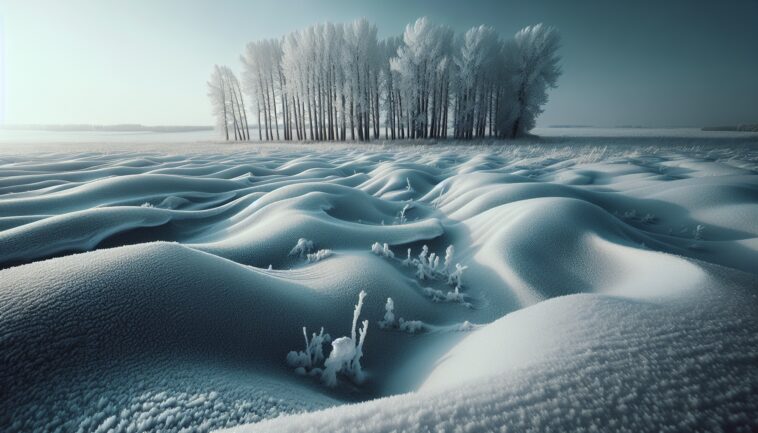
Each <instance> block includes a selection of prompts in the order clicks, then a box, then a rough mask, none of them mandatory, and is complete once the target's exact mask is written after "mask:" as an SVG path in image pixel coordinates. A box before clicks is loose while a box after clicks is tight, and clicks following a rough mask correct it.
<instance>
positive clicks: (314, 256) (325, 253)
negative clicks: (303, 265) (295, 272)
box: [305, 250, 332, 263]
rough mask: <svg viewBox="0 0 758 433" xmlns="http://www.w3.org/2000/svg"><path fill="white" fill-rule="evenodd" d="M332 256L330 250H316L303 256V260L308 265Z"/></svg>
mask: <svg viewBox="0 0 758 433" xmlns="http://www.w3.org/2000/svg"><path fill="white" fill-rule="evenodd" d="M331 255H332V250H318V251H316V252H315V253H309V254H307V255H306V256H305V260H306V261H307V262H308V263H314V262H318V261H321V260H324V259H325V258H327V257H330V256H331Z"/></svg>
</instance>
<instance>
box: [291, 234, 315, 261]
mask: <svg viewBox="0 0 758 433" xmlns="http://www.w3.org/2000/svg"><path fill="white" fill-rule="evenodd" d="M313 248H314V246H313V241H309V240H308V239H305V238H300V239H298V240H297V245H295V247H294V248H292V250H291V251H290V256H292V257H300V258H304V257H307V255H308V254H309V253H310V252H311V251H313Z"/></svg>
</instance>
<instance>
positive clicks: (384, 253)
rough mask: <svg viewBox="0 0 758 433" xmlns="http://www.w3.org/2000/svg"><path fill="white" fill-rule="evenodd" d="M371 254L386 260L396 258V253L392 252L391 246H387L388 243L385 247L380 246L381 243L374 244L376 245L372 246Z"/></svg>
mask: <svg viewBox="0 0 758 433" xmlns="http://www.w3.org/2000/svg"><path fill="white" fill-rule="evenodd" d="M371 252H372V253H374V254H376V255H377V256H381V257H384V258H386V259H392V258H394V257H395V253H393V252H392V250H390V246H389V245H387V243H386V242H385V243H384V245H381V244H379V242H374V244H373V245H371Z"/></svg>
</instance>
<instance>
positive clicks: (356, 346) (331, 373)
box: [321, 290, 368, 387]
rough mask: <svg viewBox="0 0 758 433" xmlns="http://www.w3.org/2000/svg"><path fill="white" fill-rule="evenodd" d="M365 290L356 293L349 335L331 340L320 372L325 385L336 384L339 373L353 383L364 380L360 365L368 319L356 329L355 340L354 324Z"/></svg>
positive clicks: (361, 306) (356, 320)
mask: <svg viewBox="0 0 758 433" xmlns="http://www.w3.org/2000/svg"><path fill="white" fill-rule="evenodd" d="M365 297H366V292H365V291H363V290H361V293H360V294H359V295H358V304H356V305H355V309H354V310H353V326H352V328H351V331H350V337H340V338H338V339H336V340H334V341H332V351H331V353H329V358H327V359H326V361H324V367H325V368H324V371H323V373H322V374H321V380H323V381H324V383H325V384H326V385H327V386H331V387H333V386H336V385H337V374H338V373H341V374H343V375H345V376H348V377H349V378H350V379H352V380H353V381H354V382H355V383H361V382H363V380H364V373H363V368H362V367H361V358H362V357H363V342H364V341H365V340H366V331H367V329H368V320H364V321H363V322H361V324H362V325H363V326H362V327H361V329H360V330H359V331H358V333H359V335H358V336H357V340H356V325H357V323H358V318H359V316H360V315H361V309H362V308H363V299H364V298H365Z"/></svg>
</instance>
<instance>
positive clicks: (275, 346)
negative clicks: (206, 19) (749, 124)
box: [0, 130, 758, 432]
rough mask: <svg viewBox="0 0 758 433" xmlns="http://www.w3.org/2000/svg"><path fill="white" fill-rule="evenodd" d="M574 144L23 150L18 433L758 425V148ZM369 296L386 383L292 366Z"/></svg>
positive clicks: (2, 180)
mask: <svg viewBox="0 0 758 433" xmlns="http://www.w3.org/2000/svg"><path fill="white" fill-rule="evenodd" d="M563 132H564V133H566V134H568V135H562V134H563V133H561V132H560V131H557V130H556V131H553V135H554V136H553V137H548V138H542V139H537V138H535V139H531V140H526V141H519V142H515V143H505V144H503V143H497V144H492V143H488V142H479V143H473V144H471V145H465V144H455V143H453V144H449V145H448V144H445V145H443V144H428V143H427V144H424V145H419V144H418V143H402V142H401V143H394V144H381V143H379V144H373V145H360V144H330V145H320V144H282V145H271V144H268V145H260V146H259V145H258V144H248V145H239V144H237V145H234V146H229V147H225V146H224V145H220V144H188V145H187V146H186V147H182V145H178V144H162V145H161V144H155V143H150V144H123V143H105V144H103V143H100V144H96V143H95V144H93V143H89V144H80V145H77V144H75V143H74V144H66V145H61V144H52V143H48V144H44V145H40V146H39V147H38V148H37V149H36V150H37V151H36V152H35V151H34V150H35V149H32V148H31V147H30V146H31V145H30V144H9V143H2V144H0V148H2V150H3V153H2V155H0V363H1V364H2V369H1V370H0V401H1V402H2V405H1V407H0V431H3V432H26V431H82V432H86V431H101V432H106V431H114V432H140V431H166V432H180V431H182V432H191V431H195V432H205V431H210V430H214V429H223V428H232V429H233V431H256V432H257V431H274V432H287V431H292V432H295V431H298V432H299V431H314V432H316V431H319V432H321V431H323V432H333V431H335V432H336V431H345V432H347V431H359V432H392V431H421V432H427V431H428V432H438V431H440V432H442V431H473V432H479V431H481V432H486V431H587V432H591V431H620V432H623V431H635V432H639V431H755V430H757V429H758V397H756V396H758V367H757V366H758V267H757V266H756V263H758V176H756V174H757V173H758V139H756V138H755V136H751V135H745V134H742V135H738V134H724V135H718V134H713V133H711V134H702V135H699V134H695V133H691V132H689V133H687V134H684V133H681V132H680V131H678V132H676V133H675V134H672V135H671V136H666V137H663V136H660V135H655V134H639V135H635V136H630V135H618V136H613V137H611V136H607V135H606V136H603V135H602V134H595V135H594V136H590V137H576V136H570V134H571V133H572V131H563ZM408 184H410V185H412V188H411V189H409V188H408ZM404 208H405V209H406V211H405V213H404V218H403V220H402V221H400V220H399V218H398V215H400V214H401V212H402V211H403V209H404ZM698 226H700V228H698ZM299 239H306V240H308V241H310V242H312V251H308V252H307V253H311V254H319V253H320V254H321V257H319V260H316V256H315V255H314V256H313V260H308V258H307V256H306V255H305V254H303V256H302V257H300V254H295V255H291V254H290V252H291V251H292V249H293V246H295V245H297V244H298V240H299ZM375 243H378V245H381V247H382V248H381V252H382V254H379V255H377V254H374V253H372V245H374V244H375ZM385 243H386V244H387V246H388V251H391V252H392V253H393V254H394V257H396V259H392V258H387V257H385V255H387V256H389V254H384V244H385ZM423 245H427V246H428V248H429V251H433V252H437V253H443V252H444V251H445V249H446V248H447V247H448V246H449V245H452V246H454V251H455V255H454V261H455V262H459V263H460V264H461V265H464V266H468V268H467V269H466V271H465V274H464V277H463V285H462V287H461V294H462V296H465V300H466V302H465V303H455V302H439V301H438V300H435V299H434V298H433V297H430V296H428V293H431V292H434V291H441V292H448V291H449V290H451V289H450V286H448V285H447V281H443V280H439V281H437V280H418V279H417V278H416V275H415V270H414V269H412V268H409V267H405V266H403V265H402V263H401V261H402V259H403V258H405V256H406V251H407V249H408V248H411V249H412V251H413V254H414V255H416V254H418V252H419V251H421V249H422V246H423ZM323 251H329V252H330V254H326V253H323ZM269 265H270V266H271V267H270V268H269ZM361 290H365V291H366V292H367V294H368V296H367V297H366V299H365V304H364V305H363V307H362V313H361V318H362V319H363V318H365V319H368V320H369V323H370V327H372V328H373V329H371V332H369V333H368V336H367V338H366V342H365V346H364V347H363V358H362V359H361V365H362V367H363V370H364V372H365V373H366V377H365V381H364V382H363V383H362V384H361V385H355V384H353V383H352V382H350V381H347V380H343V379H341V380H340V383H338V386H336V387H335V388H333V389H332V388H327V387H325V386H323V384H321V383H320V381H319V379H318V377H314V376H302V375H297V374H295V372H294V371H293V370H292V368H291V367H289V366H288V365H287V362H286V356H287V353H288V352H289V351H291V350H301V348H302V346H303V334H302V328H303V326H306V327H307V329H308V331H309V332H311V331H314V330H316V331H317V330H319V329H320V328H321V327H322V326H323V327H324V330H325V331H326V332H329V333H330V334H331V335H332V336H340V335H350V334H349V333H350V326H351V313H352V311H353V307H354V303H355V300H356V299H357V297H358V293H359V292H360V291H361ZM387 298H392V300H393V305H394V314H395V315H396V316H397V317H404V318H406V319H407V321H418V323H421V324H423V326H424V327H425V329H427V330H434V332H420V333H414V334H411V333H406V332H398V330H393V329H380V328H379V326H378V325H377V323H379V322H380V321H381V320H382V318H384V315H385V312H386V311H385V303H386V301H387ZM461 324H465V326H464V325H461ZM325 350H328V348H326V349H325ZM325 355H328V352H327V353H325ZM348 403H349V404H348ZM303 412H307V413H303Z"/></svg>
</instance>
